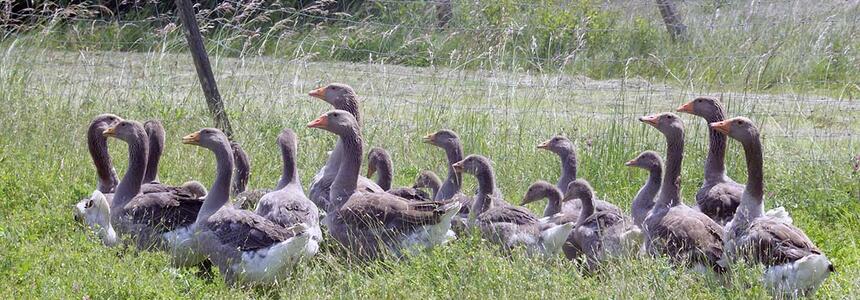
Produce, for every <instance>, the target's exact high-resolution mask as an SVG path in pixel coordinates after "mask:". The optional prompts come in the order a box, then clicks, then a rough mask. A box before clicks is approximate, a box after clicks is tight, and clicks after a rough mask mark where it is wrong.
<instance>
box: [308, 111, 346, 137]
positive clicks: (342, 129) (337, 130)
mask: <svg viewBox="0 0 860 300" xmlns="http://www.w3.org/2000/svg"><path fill="white" fill-rule="evenodd" d="M307 127H308V128H319V129H323V130H326V131H328V132H331V133H334V134H337V135H341V134H348V133H353V134H354V133H355V131H356V130H357V129H358V121H356V120H355V117H354V116H353V115H352V114H351V113H349V112H348V111H345V110H337V109H336V110H331V111H328V112H327V113H325V114H323V115H321V116H320V117H319V118H316V119H315V120H313V121H311V122H310V123H308V125H307Z"/></svg>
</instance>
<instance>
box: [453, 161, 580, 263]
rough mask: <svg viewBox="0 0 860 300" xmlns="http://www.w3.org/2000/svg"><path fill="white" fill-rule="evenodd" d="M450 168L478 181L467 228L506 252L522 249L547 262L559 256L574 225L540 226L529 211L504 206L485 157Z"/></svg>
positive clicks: (461, 162)
mask: <svg viewBox="0 0 860 300" xmlns="http://www.w3.org/2000/svg"><path fill="white" fill-rule="evenodd" d="M452 166H453V168H454V169H455V170H456V171H457V172H458V173H467V174H470V175H472V176H474V177H475V178H476V179H477V180H478V193H477V195H475V200H474V202H473V204H472V208H471V209H470V212H471V213H472V216H470V220H473V221H472V222H470V225H471V226H475V227H477V228H478V230H480V232H481V236H482V237H483V238H485V239H487V240H489V241H490V242H493V243H495V244H498V245H500V246H501V247H502V249H503V250H505V251H510V250H511V249H513V248H515V247H525V249H526V251H527V252H528V253H529V254H542V255H544V256H545V257H548V258H551V257H554V256H557V255H558V253H559V252H561V249H562V245H563V244H564V243H565V240H566V239H567V237H568V235H569V234H570V232H571V230H573V225H574V224H573V223H565V224H561V225H556V224H549V223H541V222H540V220H538V218H537V217H536V216H535V215H534V214H533V213H532V212H531V211H529V210H528V209H526V208H524V207H520V206H512V205H509V204H507V202H505V201H504V200H503V199H502V194H501V192H500V191H499V190H498V188H497V187H496V177H495V173H494V171H493V167H492V166H491V165H490V161H489V160H488V159H487V158H486V157H483V156H480V155H475V154H473V155H469V156H467V157H466V158H464V159H463V160H461V161H459V162H456V163H454V164H453V165H452Z"/></svg>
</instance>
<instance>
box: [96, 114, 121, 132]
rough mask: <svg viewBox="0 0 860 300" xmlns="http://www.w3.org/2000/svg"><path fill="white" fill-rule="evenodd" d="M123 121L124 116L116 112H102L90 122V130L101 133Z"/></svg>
mask: <svg viewBox="0 0 860 300" xmlns="http://www.w3.org/2000/svg"><path fill="white" fill-rule="evenodd" d="M120 121H122V118H120V117H118V116H117V115H114V114H100V115H98V116H96V117H95V118H93V120H92V122H90V130H95V132H97V133H99V134H101V133H102V132H104V131H105V130H106V129H108V128H110V127H112V126H114V125H116V124H117V123H119V122H120Z"/></svg>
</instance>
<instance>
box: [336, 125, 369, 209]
mask: <svg viewBox="0 0 860 300" xmlns="http://www.w3.org/2000/svg"><path fill="white" fill-rule="evenodd" d="M339 136H340V143H341V144H342V145H343V151H342V153H341V155H342V159H341V163H340V168H339V169H338V172H337V176H336V177H335V179H334V182H333V183H332V185H331V191H330V192H329V200H330V201H331V203H332V205H333V207H330V208H329V210H330V211H332V210H335V209H339V208H340V207H341V206H342V205H343V204H344V203H346V200H348V199H349V197H350V196H352V194H353V193H355V190H356V187H357V184H358V172H359V171H360V168H361V153H362V151H363V145H362V139H361V133H360V132H359V129H357V128H352V130H347V131H346V132H342V133H339Z"/></svg>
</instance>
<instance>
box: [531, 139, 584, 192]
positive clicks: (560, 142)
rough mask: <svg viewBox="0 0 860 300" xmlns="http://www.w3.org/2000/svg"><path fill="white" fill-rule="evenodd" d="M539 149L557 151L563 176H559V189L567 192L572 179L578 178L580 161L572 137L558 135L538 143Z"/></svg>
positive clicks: (557, 185)
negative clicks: (577, 158) (577, 172)
mask: <svg viewBox="0 0 860 300" xmlns="http://www.w3.org/2000/svg"><path fill="white" fill-rule="evenodd" d="M537 148H538V149H543V150H547V151H550V152H552V153H555V154H556V155H558V157H559V159H560V160H561V177H559V178H558V184H556V187H558V190H559V191H561V193H562V194H564V193H566V192H567V186H568V185H569V184H570V182H571V181H574V180H576V169H577V165H578V162H577V160H576V148H575V147H574V146H573V142H571V141H570V139H568V138H566V137H563V136H560V135H557V136H554V137H552V138H550V139H549V140H546V141H545V142H543V143H540V144H538V145H537Z"/></svg>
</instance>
